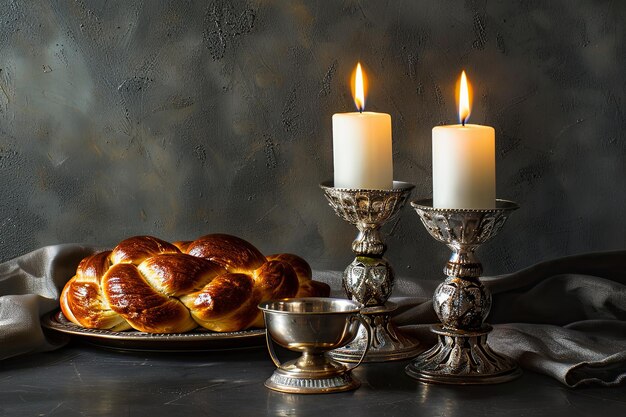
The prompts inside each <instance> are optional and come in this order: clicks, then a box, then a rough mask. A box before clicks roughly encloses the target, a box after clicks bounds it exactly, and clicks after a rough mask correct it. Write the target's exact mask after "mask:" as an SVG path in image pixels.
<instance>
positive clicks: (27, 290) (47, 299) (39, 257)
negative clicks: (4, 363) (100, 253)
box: [0, 244, 94, 359]
mask: <svg viewBox="0 0 626 417" xmlns="http://www.w3.org/2000/svg"><path fill="white" fill-rule="evenodd" d="M93 252H94V249H93V248H89V247H86V246H81V245H72V244H67V245H55V246H47V247H44V248H41V249H38V250H36V251H34V252H31V253H28V254H26V255H23V256H20V257H19V258H15V259H13V260H10V261H8V262H5V263H3V264H1V265H0V359H6V358H10V357H12V356H17V355H20V354H25V353H34V352H43V351H48V350H52V349H56V348H58V347H60V346H62V345H63V344H65V342H67V340H64V339H60V340H51V339H46V337H44V334H43V331H42V330H41V326H40V324H39V318H40V316H42V315H43V314H45V313H48V312H50V311H52V310H55V309H57V308H59V294H60V289H61V288H63V285H64V284H65V282H66V281H67V280H68V279H70V278H71V277H72V276H74V273H75V272H76V267H77V266H78V263H79V262H80V260H81V259H82V258H84V257H85V256H87V255H90V254H91V253H93Z"/></svg>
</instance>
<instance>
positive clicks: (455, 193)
mask: <svg viewBox="0 0 626 417" xmlns="http://www.w3.org/2000/svg"><path fill="white" fill-rule="evenodd" d="M469 115H470V89H469V85H468V82H467V78H466V76H465V71H463V73H462V74H461V82H460V88H459V118H460V120H461V124H459V125H451V126H437V127H435V128H434V129H433V205H434V206H435V207H438V208H469V209H481V208H493V207H495V202H496V150H495V149H496V140H495V137H496V133H495V130H494V128H493V127H491V126H481V125H471V124H467V123H465V122H466V121H467V119H468V118H469Z"/></svg>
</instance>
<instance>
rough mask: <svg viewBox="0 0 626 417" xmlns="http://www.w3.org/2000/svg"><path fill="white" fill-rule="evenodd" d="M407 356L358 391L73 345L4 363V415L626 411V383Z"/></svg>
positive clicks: (244, 360) (376, 370)
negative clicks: (431, 369) (309, 389)
mask: <svg viewBox="0 0 626 417" xmlns="http://www.w3.org/2000/svg"><path fill="white" fill-rule="evenodd" d="M405 365H406V362H395V363H379V364H366V365H362V366H361V367H360V368H358V369H357V370H356V371H355V375H356V377H357V378H359V379H360V380H361V381H362V386H361V388H360V389H358V390H356V391H352V392H348V393H339V394H327V395H293V394H282V393H278V392H273V391H270V390H268V389H267V388H265V387H264V385H263V382H264V381H265V379H266V378H267V377H268V376H269V375H270V374H271V373H272V371H273V370H274V366H273V364H272V362H271V361H270V359H269V357H268V355H267V352H266V351H265V350H264V349H263V348H258V349H248V350H232V351H220V352H205V353H154V352H120V351H112V350H107V349H102V348H98V347H94V346H90V345H87V344H77V343H73V344H71V345H69V346H67V347H65V348H62V349H60V350H57V351H54V352H49V353H40V354H35V355H31V356H26V357H18V358H12V359H9V360H5V361H3V362H0V415H1V416H63V417H73V416H151V417H159V416H168V417H170V416H178V415H180V416H257V415H270V416H316V417H320V416H329V415H345V416H348V415H350V416H359V417H365V416H409V415H410V416H463V417H471V416H507V417H513V416H550V417H555V416H568V417H576V416H626V387H618V388H601V387H588V388H578V389H568V388H566V387H565V386H563V385H561V384H560V383H558V382H556V381H554V380H552V379H551V378H549V377H546V376H543V375H538V374H535V373H531V372H525V373H524V375H523V376H522V377H521V378H519V379H517V380H515V381H513V382H509V383H506V384H500V385H490V386H444V385H424V384H420V383H418V382H416V381H414V380H412V379H410V378H409V377H407V376H406V375H405V374H404V366H405Z"/></svg>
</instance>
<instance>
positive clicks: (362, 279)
mask: <svg viewBox="0 0 626 417" xmlns="http://www.w3.org/2000/svg"><path fill="white" fill-rule="evenodd" d="M394 280H395V276H394V273H393V269H392V268H391V265H389V262H387V261H386V260H385V259H383V258H370V257H366V256H357V257H356V258H355V259H354V260H353V261H352V263H351V264H350V265H348V267H347V268H346V270H345V271H344V273H343V280H342V284H343V289H344V291H345V292H346V295H347V296H348V297H349V298H351V299H352V300H355V301H358V302H359V303H361V304H363V305H364V306H367V307H369V306H380V305H383V304H385V302H386V301H387V300H388V299H389V297H390V296H391V291H392V290H393V283H394Z"/></svg>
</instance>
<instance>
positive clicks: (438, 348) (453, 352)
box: [405, 324, 522, 385]
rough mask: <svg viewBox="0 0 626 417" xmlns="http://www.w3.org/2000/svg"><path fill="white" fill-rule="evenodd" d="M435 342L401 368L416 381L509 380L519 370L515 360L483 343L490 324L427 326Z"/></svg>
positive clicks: (495, 382) (467, 381)
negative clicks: (456, 327)
mask: <svg viewBox="0 0 626 417" xmlns="http://www.w3.org/2000/svg"><path fill="white" fill-rule="evenodd" d="M431 331H432V332H433V333H436V334H437V335H438V342H437V344H436V345H435V346H433V347H432V348H431V349H429V350H427V351H426V352H424V353H422V354H421V355H419V356H418V357H417V358H415V359H414V360H413V361H412V362H411V363H410V364H409V365H407V367H406V368H405V372H406V373H407V375H409V376H410V377H412V378H415V379H417V380H418V381H423V382H431V383H439V384H461V385H469V384H498V383H501V382H507V381H511V380H513V379H515V378H517V377H518V376H520V375H521V373H522V371H521V370H520V369H519V368H518V366H517V365H516V364H515V362H514V361H513V360H512V359H510V358H508V357H506V356H504V355H501V354H498V353H496V352H494V351H493V350H492V349H491V348H490V347H489V345H488V344H487V334H488V333H489V332H491V326H489V325H488V324H484V325H483V327H482V328H481V329H479V330H475V331H463V330H452V329H445V328H444V327H443V326H442V325H434V326H433V327H432V328H431Z"/></svg>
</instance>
